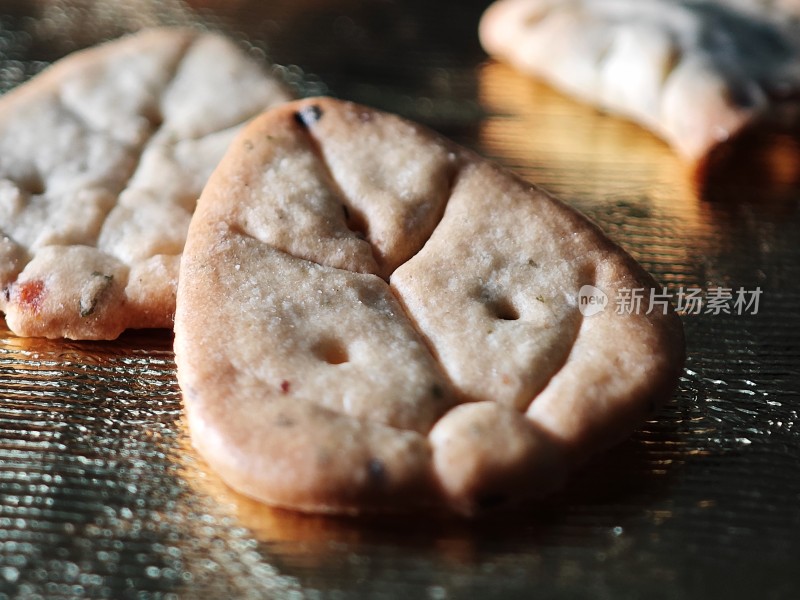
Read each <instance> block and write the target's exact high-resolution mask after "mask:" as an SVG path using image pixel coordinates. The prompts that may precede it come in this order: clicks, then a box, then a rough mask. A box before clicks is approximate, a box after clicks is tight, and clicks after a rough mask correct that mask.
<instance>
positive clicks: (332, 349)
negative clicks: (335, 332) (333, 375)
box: [313, 338, 350, 365]
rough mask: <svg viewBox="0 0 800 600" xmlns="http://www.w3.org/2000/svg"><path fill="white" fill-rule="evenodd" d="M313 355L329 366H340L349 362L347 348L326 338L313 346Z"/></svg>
mask: <svg viewBox="0 0 800 600" xmlns="http://www.w3.org/2000/svg"><path fill="white" fill-rule="evenodd" d="M313 352H314V354H315V355H316V356H317V357H319V359H320V360H322V361H324V362H326V363H328V364H329V365H341V364H344V363H346V362H349V360H350V356H349V353H348V352H347V347H346V346H345V345H344V344H343V343H342V342H341V341H340V340H337V339H332V338H327V339H323V340H320V341H319V342H317V343H316V344H315V345H314V348H313Z"/></svg>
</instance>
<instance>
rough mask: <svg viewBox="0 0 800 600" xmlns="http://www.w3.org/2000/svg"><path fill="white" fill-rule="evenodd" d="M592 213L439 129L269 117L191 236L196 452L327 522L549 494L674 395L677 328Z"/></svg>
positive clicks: (313, 115) (181, 371) (342, 107)
mask: <svg viewBox="0 0 800 600" xmlns="http://www.w3.org/2000/svg"><path fill="white" fill-rule="evenodd" d="M585 285H594V286H597V287H598V288H601V289H603V290H605V291H606V293H607V294H612V293H613V292H614V290H617V289H620V288H623V287H628V288H643V289H646V290H649V289H651V288H653V287H654V285H655V284H654V282H653V280H652V279H651V278H650V277H649V276H648V275H647V274H646V273H645V272H644V271H643V270H642V269H641V268H640V267H639V266H638V265H637V264H636V263H635V262H634V261H633V260H632V259H631V258H630V257H629V256H628V255H627V254H625V253H624V252H623V251H622V250H621V249H620V248H618V247H617V246H615V245H614V244H613V243H612V242H611V241H609V240H608V239H607V238H606V237H605V236H604V235H603V234H602V232H601V231H600V230H599V229H598V228H597V227H596V226H594V225H593V224H592V223H590V222H589V221H588V220H587V219H586V218H585V217H583V216H581V215H580V214H578V213H577V212H575V211H574V210H572V209H570V208H569V207H567V206H566V205H564V204H562V203H561V202H559V201H558V200H556V199H554V198H552V197H551V196H549V195H548V194H546V193H545V192H543V191H542V190H540V189H539V188H537V187H536V186H533V185H531V184H529V183H526V182H524V181H521V180H519V179H518V178H516V177H515V176H514V175H512V174H511V173H509V172H507V171H504V170H503V169H501V168H500V167H498V166H496V165H493V164H491V163H489V162H487V161H485V160H483V159H482V158H480V157H479V156H477V155H475V154H473V153H471V152H469V151H467V150H465V149H463V148H460V147H458V146H457V145H455V144H453V143H451V142H449V141H447V140H445V139H443V138H441V137H439V136H438V135H436V134H434V133H432V132H430V131H428V130H426V129H424V128H422V127H421V126H419V125H416V124H413V123H410V122H408V121H405V120H403V119H401V118H399V117H396V116H392V115H389V114H385V113H381V112H379V111H376V110H373V109H370V108H366V107H363V106H358V105H355V104H351V103H347V102H342V101H337V100H332V99H326V98H314V99H308V100H303V101H298V102H294V103H290V104H287V105H284V106H282V107H278V108H276V109H273V110H271V111H269V112H267V113H265V114H264V115H262V116H260V117H258V118H257V119H255V120H254V121H253V122H252V123H251V124H250V125H248V127H247V128H246V129H245V130H244V131H243V132H242V133H241V134H240V135H239V137H238V138H237V139H236V141H235V142H234V143H233V144H232V145H231V147H230V149H229V150H228V152H227V154H226V155H225V157H224V158H223V160H222V161H221V163H220V165H219V166H218V167H217V169H216V170H215V171H214V174H213V175H212V176H211V178H210V180H209V183H208V185H207V186H206V188H205V190H204V191H203V194H202V196H201V198H200V201H199V203H198V208H197V211H196V212H195V215H194V217H193V219H192V223H191V225H190V227H189V234H188V238H187V243H186V249H185V252H184V254H183V258H182V263H181V272H180V280H179V285H178V303H177V312H176V321H175V351H176V361H177V365H178V378H179V382H180V385H181V388H182V390H183V394H184V406H185V411H186V417H187V422H188V425H189V429H190V432H191V437H192V442H193V444H194V446H195V447H196V448H197V450H198V452H199V453H200V454H201V455H202V456H203V457H204V458H205V459H206V460H207V461H208V463H209V464H210V465H211V467H212V468H214V469H215V470H216V471H217V472H218V473H219V474H220V476H221V477H222V478H223V479H224V480H225V481H226V482H227V483H228V484H229V485H231V486H232V487H233V488H234V489H236V490H238V491H239V492H241V493H243V494H245V495H247V496H250V497H252V498H255V499H258V500H260V501H263V502H266V503H269V504H272V505H276V506H282V507H289V508H294V509H300V510H304V511H312V512H326V513H350V514H352V513H360V512H365V511H391V510H409V509H425V508H430V509H433V510H436V509H446V510H451V511H455V512H457V513H460V514H464V515H473V514H476V513H477V512H480V510H481V509H485V508H489V507H491V506H494V505H497V504H502V503H504V502H506V501H515V500H519V499H521V498H525V497H528V496H531V495H539V494H544V493H546V492H548V491H550V490H552V489H553V488H554V487H556V486H557V485H558V484H559V483H560V482H561V481H562V480H563V478H564V477H565V475H566V474H567V473H568V472H569V471H570V470H571V469H573V468H574V467H575V466H576V465H578V464H580V463H581V462H583V461H584V460H586V459H587V458H588V457H590V456H592V455H593V454H594V453H596V452H598V451H601V450H602V449H604V448H606V447H608V446H609V445H611V444H614V443H616V442H618V441H619V440H620V439H621V438H623V437H625V436H626V435H628V434H629V433H630V432H631V431H632V430H633V429H634V428H635V427H636V426H637V425H638V424H640V423H641V421H642V420H643V419H644V418H645V417H646V416H647V415H648V414H650V412H651V411H652V410H653V408H654V407H656V406H659V405H660V404H661V403H662V402H663V401H665V400H666V399H667V398H668V397H669V396H670V394H671V392H672V390H673V388H674V386H675V383H676V380H677V377H678V373H679V371H680V368H681V364H682V359H683V333H682V328H681V324H680V321H679V319H678V318H677V317H676V316H675V314H674V313H671V312H669V313H666V314H662V313H661V312H659V311H655V312H652V313H651V314H644V313H642V314H617V312H616V311H614V310H612V309H609V310H606V311H604V312H600V313H599V314H595V315H594V316H584V315H583V314H582V312H581V310H580V306H579V294H580V290H581V288H582V287H583V286H585Z"/></svg>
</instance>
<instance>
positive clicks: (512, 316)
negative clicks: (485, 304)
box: [489, 298, 520, 321]
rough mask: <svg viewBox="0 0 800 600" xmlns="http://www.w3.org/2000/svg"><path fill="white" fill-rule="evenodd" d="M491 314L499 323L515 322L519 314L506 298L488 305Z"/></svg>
mask: <svg viewBox="0 0 800 600" xmlns="http://www.w3.org/2000/svg"><path fill="white" fill-rule="evenodd" d="M489 310H490V311H491V313H492V314H493V315H494V316H495V317H496V318H497V319H500V320H501V321H517V320H519V317H520V314H519V311H518V310H517V308H516V307H515V306H514V305H513V304H512V302H511V300H509V299H508V298H499V299H497V300H494V301H493V302H491V303H489Z"/></svg>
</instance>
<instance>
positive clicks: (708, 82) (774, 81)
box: [480, 0, 800, 169]
mask: <svg viewBox="0 0 800 600" xmlns="http://www.w3.org/2000/svg"><path fill="white" fill-rule="evenodd" d="M781 7H782V8H781ZM790 7H791V2H787V3H785V4H781V3H776V4H775V5H774V6H773V4H772V3H767V2H755V3H754V2H752V1H750V0H742V1H736V0H728V1H723V0H720V1H705V2H690V1H688V0H681V1H678V2H673V1H670V0H568V1H566V2H555V1H552V0H500V1H498V2H495V4H493V5H492V6H490V7H489V9H488V10H487V11H486V13H485V14H484V16H483V18H482V20H481V25H480V37H481V42H482V43H483V46H484V48H485V49H486V50H487V52H489V54H491V55H492V56H494V57H496V58H499V59H501V60H504V61H507V62H509V63H510V64H511V65H513V66H514V67H516V68H517V69H519V70H520V71H522V72H525V73H529V74H531V75H535V76H537V77H541V78H543V79H544V80H546V81H548V82H549V83H551V84H552V85H554V86H555V87H557V88H559V89H561V90H563V91H565V92H567V93H569V94H571V95H573V96H575V97H576V98H578V99H580V100H583V101H585V102H588V103H591V104H595V105H597V106H599V107H601V108H603V109H605V110H608V111H610V112H612V113H616V114H619V115H622V116H625V117H627V118H630V119H632V120H634V121H636V122H638V123H640V124H641V125H643V126H645V127H647V128H648V129H650V130H651V131H653V132H654V133H656V134H657V135H659V136H661V137H662V138H663V139H665V140H666V141H667V142H668V143H669V144H670V145H672V146H673V147H674V148H675V149H676V150H677V152H678V153H679V154H680V155H682V156H683V157H684V158H685V159H687V160H688V161H689V162H691V163H693V164H695V165H696V166H697V167H698V169H700V168H702V166H703V165H704V164H705V163H706V161H707V160H708V159H709V156H710V154H711V153H712V152H713V150H714V149H715V148H716V147H718V146H719V145H720V144H722V143H724V142H726V141H728V140H730V139H732V138H734V137H735V136H737V134H739V133H740V132H742V131H743V130H745V129H748V128H752V127H761V126H768V127H778V128H781V127H785V128H791V127H793V126H796V125H797V124H798V123H800V118H798V115H799V114H800V102H798V97H800V21H798V20H797V19H796V17H795V18H794V19H791V18H790V16H789V14H790V13H788V12H785V11H786V10H790Z"/></svg>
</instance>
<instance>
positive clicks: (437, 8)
mask: <svg viewBox="0 0 800 600" xmlns="http://www.w3.org/2000/svg"><path fill="white" fill-rule="evenodd" d="M486 4H487V2H478V1H466V0H463V1H460V2H456V1H455V0H443V1H440V2H431V1H430V0H426V1H421V0H410V1H407V2H400V1H399V0H398V1H390V0H373V1H369V2H359V1H356V0H328V1H325V0H304V1H302V2H297V1H294V2H292V1H289V0H278V1H274V2H270V3H261V2H257V1H255V0H250V1H248V0H234V1H228V2H223V1H222V0H192V1H191V2H187V3H180V2H178V1H177V0H169V1H166V2H143V1H136V2H122V1H119V2H113V1H108V2H89V1H88V0H87V1H85V2H63V1H38V2H8V1H4V2H0V90H2V91H5V90H8V89H10V88H11V87H13V86H14V85H17V84H19V83H20V82H21V81H24V80H25V79H27V78H28V77H30V76H32V75H33V74H35V73H36V72H38V71H39V70H41V69H42V68H43V67H44V66H46V65H47V64H48V63H49V62H51V61H52V60H54V59H56V58H58V57H60V56H62V55H63V54H65V53H66V52H69V51H71V50H74V49H77V48H80V47H84V46H87V45H90V44H92V43H95V42H97V41H99V40H102V39H108V38H112V37H115V36H116V35H119V34H121V33H123V32H125V31H128V30H135V29H137V28H140V27H143V26H149V25H156V24H179V25H180V24H183V25H186V24H189V25H193V26H202V27H209V28H213V29H221V30H223V31H226V32H227V33H229V34H230V35H232V36H233V37H235V38H237V39H239V40H241V41H242V42H243V43H245V44H247V45H248V47H249V48H250V51H251V52H252V53H253V54H254V55H255V56H257V57H258V56H260V57H269V58H271V59H272V60H274V61H276V62H277V63H278V64H280V65H281V67H280V68H278V71H279V72H280V73H281V74H282V75H283V76H284V77H285V78H286V79H287V81H288V82H289V83H290V85H292V86H293V87H294V88H295V90H296V91H297V92H298V93H299V94H302V95H311V94H318V93H330V94H334V95H337V96H340V97H345V98H349V99H353V100H356V101H360V102H365V103H368V104H372V105H374V106H377V107H379V108H383V109H387V110H392V111H396V112H399V113H401V114H403V115H405V116H408V117H411V118H414V119H417V120H419V121H422V122H424V123H426V124H428V125H430V126H432V127H433V128H435V129H437V130H438V131H441V132H442V133H445V134H446V135H449V136H451V137H453V138H454V139H456V140H457V141H459V142H461V143H464V144H466V145H468V146H470V147H472V148H474V149H476V150H478V151H479V152H481V153H482V154H484V155H487V156H490V157H493V158H495V159H497V160H499V161H500V162H502V163H504V164H505V165H507V166H509V167H511V168H512V169H514V170H515V171H516V172H517V173H519V174H521V175H522V176H523V177H525V178H527V179H529V180H531V181H535V182H537V183H539V184H541V185H543V186H544V187H545V188H547V189H548V190H550V191H552V192H554V193H556V194H557V195H559V196H560V197H561V198H563V199H564V200H565V201H567V202H569V203H570V204H572V205H573V206H576V207H578V208H580V209H581V210H583V211H584V212H585V213H586V214H588V215H589V216H590V217H591V218H593V219H594V220H595V221H597V222H598V223H599V224H600V225H601V226H602V227H603V228H604V229H605V230H606V231H607V232H608V234H609V235H610V236H611V237H612V238H614V239H615V240H616V241H618V242H619V243H620V244H621V245H622V246H624V247H625V248H626V249H627V250H629V251H630V252H631V253H632V254H633V255H634V256H635V257H636V258H637V259H638V260H640V261H641V262H642V263H643V264H644V265H645V266H646V267H647V268H648V269H649V270H650V271H651V272H652V273H653V274H654V275H655V277H656V278H657V279H658V280H659V281H661V282H662V283H663V284H664V285H666V286H668V287H669V288H670V290H678V289H679V288H680V287H684V288H689V287H696V288H701V289H703V290H708V289H710V288H714V287H717V286H723V287H730V288H734V289H736V288H739V287H742V288H745V289H747V290H752V289H755V288H757V287H758V288H760V289H761V290H762V296H761V298H760V306H759V312H758V314H755V315H753V314H743V315H737V314H730V315H726V314H720V315H713V314H699V315H686V316H685V317H684V325H685V327H686V333H687V343H688V352H689V356H688V361H687V366H686V370H685V373H684V375H683V377H682V379H681V384H680V389H679V390H678V392H677V393H676V395H675V398H674V400H673V401H672V402H671V403H670V404H669V405H667V406H666V407H665V408H664V409H663V410H661V411H660V412H659V413H658V414H657V415H656V416H655V417H654V419H653V420H651V421H650V422H648V423H646V424H645V425H644V426H643V427H642V428H641V429H640V430H639V431H637V432H636V433H635V434H634V435H633V436H632V438H631V439H630V440H629V441H627V442H625V443H623V444H622V445H621V446H619V447H617V448H615V449H614V450H612V451H611V452H609V453H608V454H607V455H605V456H603V457H601V458H599V459H598V460H596V461H595V462H593V463H592V464H590V465H588V466H587V467H586V468H585V469H584V470H582V471H581V472H580V473H578V474H576V476H575V477H574V478H573V479H572V481H571V482H570V483H569V485H568V486H567V488H566V489H565V490H564V491H563V492H561V493H559V494H558V495H556V496H555V497H553V498H551V499H549V500H547V501H545V502H538V503H534V502H531V503H529V504H527V505H526V506H523V507H521V508H520V509H519V510H516V511H514V512H512V513H507V514H501V515H496V516H492V517H490V518H487V519H485V520H483V521H479V522H476V523H467V522H461V521H457V520H453V521H434V520H431V519H427V520H426V519H424V518H409V517H406V518H399V519H369V520H365V521H358V520H348V519H331V518H322V517H309V516H303V515H297V514H293V513H291V512H287V511H278V510H272V509H269V508H266V507H263V506H261V505H259V504H257V503H255V502H252V501H250V500H247V499H245V498H242V497H241V496H238V495H237V494H235V493H234V492H232V491H231V490H229V489H228V488H226V487H225V486H224V485H223V484H222V483H221V482H220V480H219V479H218V478H217V477H216V476H215V475H214V474H213V473H210V472H209V470H208V469H207V468H206V466H205V465H204V464H203V463H202V461H201V460H200V459H199V458H198V457H197V456H196V455H195V453H194V452H193V450H192V449H191V446H190V444H189V442H188V436H187V432H186V429H185V425H184V422H183V420H182V416H181V406H180V391H179V389H178V386H177V382H176V379H175V365H174V361H173V355H172V350H171V346H172V336H171V333H170V332H168V331H144V332H128V333H126V334H124V335H123V336H122V337H121V338H120V339H119V340H117V341H114V342H102V343H100V342H92V343H89V342H86V343H76V342H61V341H45V340H30V339H19V338H16V337H14V336H13V335H12V334H10V333H9V332H8V331H7V330H5V329H0V598H16V597H19V598H39V597H40V598H72V597H75V598H178V597H185V598H201V597H208V598H225V597H228V598H312V599H313V598H431V599H442V598H498V599H499V598H503V599H506V598H533V597H535V598H614V599H618V598H688V597H693V598H715V597H725V598H749V597H759V598H797V597H800V577H799V576H798V575H797V574H796V567H797V565H798V564H800V509H799V508H798V507H799V506H800V443H799V442H800V425H799V424H798V422H799V420H798V410H800V318H798V308H800V283H799V282H800V260H798V259H800V246H798V242H797V231H798V225H800V223H799V221H800V217H798V210H797V209H798V201H799V200H800V191H798V188H797V186H796V185H795V186H793V185H791V181H792V179H793V178H794V175H793V171H792V170H791V169H792V168H793V167H792V164H793V163H791V162H787V161H784V162H781V163H780V165H783V166H782V167H781V168H780V169H778V170H777V171H776V173H777V175H776V176H775V177H773V179H774V180H775V181H773V182H772V183H773V184H772V185H770V186H765V185H764V182H763V181H760V182H755V178H754V177H748V174H747V173H746V172H745V173H742V172H741V170H737V172H736V173H735V175H736V177H735V178H731V182H730V183H729V184H728V185H717V186H716V187H715V188H714V190H711V191H710V192H708V191H707V192H706V197H705V199H701V198H700V197H699V194H698V193H697V191H696V190H695V189H694V186H693V185H692V181H691V177H690V176H689V174H688V172H687V170H686V168H685V167H684V166H683V165H682V164H681V163H680V162H679V161H678V160H677V158H676V157H675V156H674V155H673V154H672V153H671V152H670V150H669V149H668V148H667V147H666V146H665V145H664V144H663V143H661V142H660V141H659V140H657V139H656V138H654V137H653V136H651V135H650V134H648V133H646V132H644V131H642V130H640V129H639V128H637V127H636V126H634V125H632V124H630V123H627V122H624V121H621V120H617V119H613V118H610V117H607V116H604V115H601V114H599V113H598V112H597V111H595V110H593V109H591V108H589V107H585V106H582V105H580V104H577V103H574V102H572V101H570V100H568V99H566V98H564V97H563V96H561V95H559V94H558V93H556V92H554V91H552V90H550V89H549V88H547V87H546V86H543V85H541V84H538V83H536V82H533V81H531V80H529V79H527V78H525V77H523V76H521V75H519V74H517V73H515V72H514V71H512V70H511V69H510V68H508V67H506V66H504V65H500V64H496V63H493V62H491V61H488V60H487V59H486V57H485V55H484V54H483V53H482V52H481V50H480V48H479V46H478V44H477V41H476V36H475V28H476V23H477V19H478V17H479V15H480V12H481V10H482V9H483V8H484V7H485V5H486ZM781 143H782V144H783V146H782V147H784V150H786V148H787V147H788V150H789V151H793V150H794V149H796V148H797V146H796V142H794V141H792V140H791V139H789V140H788V141H787V140H783V141H782V142H781ZM787 145H788V146H787ZM770 160H772V159H770ZM773 162H774V161H773ZM770 164H772V163H770ZM745 171H746V169H745ZM787 173H788V175H787ZM781 174H783V175H781ZM723 183H724V182H723Z"/></svg>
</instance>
